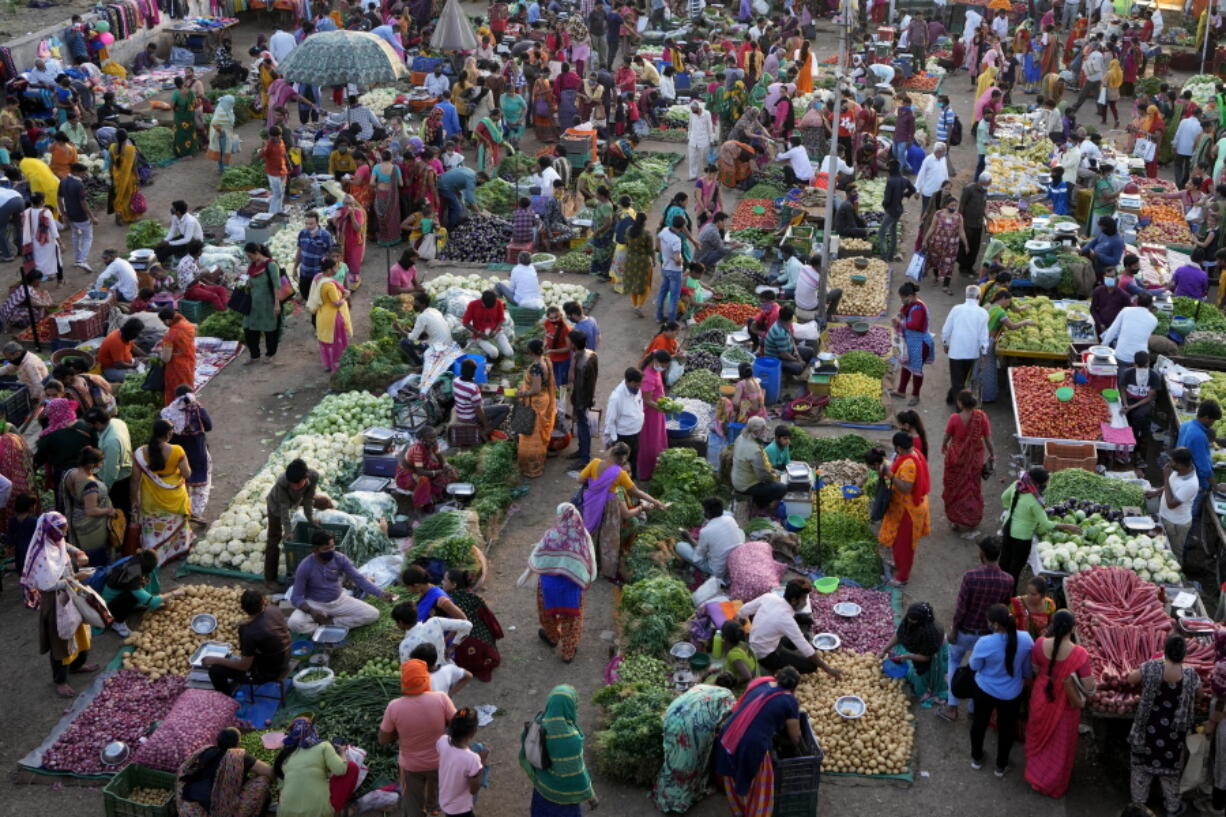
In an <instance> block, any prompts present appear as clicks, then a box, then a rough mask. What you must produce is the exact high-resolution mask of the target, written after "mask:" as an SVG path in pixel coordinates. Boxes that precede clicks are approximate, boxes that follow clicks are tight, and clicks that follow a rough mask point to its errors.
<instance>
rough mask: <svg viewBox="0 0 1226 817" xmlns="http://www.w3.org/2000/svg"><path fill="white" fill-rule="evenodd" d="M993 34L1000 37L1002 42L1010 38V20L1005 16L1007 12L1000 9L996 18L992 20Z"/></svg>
mask: <svg viewBox="0 0 1226 817" xmlns="http://www.w3.org/2000/svg"><path fill="white" fill-rule="evenodd" d="M992 33H994V34H995V35H996V36H997V37H999V38H1000V39H1001V41H1002V42H1003V41H1004V40H1007V39H1008V38H1009V18H1008V17H1006V16H1005V12H1004V11H1003V10H1001V9H998V10H997V11H996V16H995V17H993V18H992Z"/></svg>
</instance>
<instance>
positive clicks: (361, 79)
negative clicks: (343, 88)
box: [277, 31, 408, 85]
mask: <svg viewBox="0 0 1226 817" xmlns="http://www.w3.org/2000/svg"><path fill="white" fill-rule="evenodd" d="M277 71H278V73H280V74H281V76H283V77H284V78H285V79H286V80H287V81H289V82H303V83H306V84H307V85H344V84H346V83H349V82H352V83H354V84H355V85H374V84H376V83H380V82H393V81H395V80H397V79H399V78H401V77H403V76H405V75H407V73H408V70H407V69H406V68H405V66H404V62H403V61H402V60H401V59H400V55H398V54H397V53H396V52H395V50H394V49H393V48H392V47H391V45H390V44H389V43H388V42H387V41H386V40H384V39H382V38H381V37H379V36H378V35H376V34H371V33H370V32H368V31H321V32H319V33H318V34H312V35H311V36H309V37H307V38H306V39H305V40H303V41H302V42H301V43H300V44H299V45H298V46H297V47H296V48H295V49H294V50H293V51H291V52H290V53H289V56H287V57H286V58H285V59H283V60H282V61H281V62H280V63H279V64H278V65H277Z"/></svg>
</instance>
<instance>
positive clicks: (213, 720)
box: [132, 689, 238, 772]
mask: <svg viewBox="0 0 1226 817" xmlns="http://www.w3.org/2000/svg"><path fill="white" fill-rule="evenodd" d="M236 712H238V701H236V700H234V699H233V698H231V697H229V696H228V695H222V694H221V693H220V692H214V691H213V690H211V689H189V690H185V691H184V692H183V694H182V695H180V696H179V700H177V701H175V704H174V707H172V708H171V710H170V712H169V713H168V714H167V715H166V717H165V719H163V721H162V723H161V725H160V726H158V728H157V731H156V732H154V733H153V735H152V737H150V738H149V740H147V741H145V742H144V743H143V744H141V747H140V748H139V749H137V750H136V755H135V757H133V758H132V759H133V761H134V762H136V763H140V764H141V765H142V766H150V767H152V768H154V769H161V770H163V771H167V772H173V771H178V769H179V766H180V765H182V763H183V761H184V760H186V759H187V756H188V755H190V754H191V753H192V752H194V751H196V750H197V749H199V748H201V747H202V746H207V745H208V744H210V743H212V742H213V740H214V738H216V737H217V733H218V732H220V731H221V730H222V729H224V728H225V727H227V726H233V725H234V715H235V713H236Z"/></svg>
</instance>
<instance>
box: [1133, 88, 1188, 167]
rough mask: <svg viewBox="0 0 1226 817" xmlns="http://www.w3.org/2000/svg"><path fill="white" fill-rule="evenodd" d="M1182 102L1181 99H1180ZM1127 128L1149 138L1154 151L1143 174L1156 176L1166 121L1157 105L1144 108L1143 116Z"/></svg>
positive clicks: (1139, 135)
mask: <svg viewBox="0 0 1226 817" xmlns="http://www.w3.org/2000/svg"><path fill="white" fill-rule="evenodd" d="M1180 102H1181V103H1182V102H1183V100H1180ZM1129 130H1135V131H1136V136H1137V137H1138V138H1142V137H1143V138H1146V139H1149V140H1150V141H1151V142H1153V144H1154V152H1153V156H1152V157H1151V158H1152V161H1148V162H1146V163H1145V175H1146V176H1147V177H1149V178H1151V179H1156V178H1158V156H1159V155H1160V154H1161V152H1162V146H1163V143H1164V140H1163V137H1164V135H1165V131H1166V122H1165V121H1164V120H1163V119H1162V114H1161V113H1160V112H1159V111H1158V106H1157V105H1150V106H1149V107H1148V108H1146V110H1145V116H1144V117H1143V118H1141V120H1140V121H1139V122H1138V123H1137V124H1136V126H1135V127H1134V126H1133V125H1130V126H1129Z"/></svg>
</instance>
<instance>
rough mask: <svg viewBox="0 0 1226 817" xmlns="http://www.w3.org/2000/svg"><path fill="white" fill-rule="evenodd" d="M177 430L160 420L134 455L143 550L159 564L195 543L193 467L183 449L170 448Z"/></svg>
mask: <svg viewBox="0 0 1226 817" xmlns="http://www.w3.org/2000/svg"><path fill="white" fill-rule="evenodd" d="M173 432H174V427H173V426H172V425H171V424H170V423H168V422H167V421H165V420H163V419H161V418H159V419H157V420H154V421H153V431H152V433H151V434H150V437H149V442H148V444H146V445H142V446H141V447H140V448H138V449H136V451H135V452H133V454H132V468H133V472H134V473H133V476H136V475H137V474H139V479H134V480H133V482H132V488H133V491H132V507H133V509H136V517H137V520H138V521H139V523H140V543H141V547H143V548H145V549H147V550H152V551H154V552H155V553H157V555H158V561H159V562H161V563H163V564H164V563H165V562H166V561H167V560H169V559H173V558H175V557H176V556H180V555H183V554H185V553H187V551H188V549H189V548H190V547H191V544H192V529H191V527H190V526H188V524H187V522H188V519H190V518H191V515H192V501H191V497H190V496H189V495H188V493H187V480H189V479H191V476H192V468H191V465H189V464H188V461H187V452H185V451H184V450H183V448H182V446H178V445H171V444H170V435H171V434H172V433H173Z"/></svg>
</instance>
